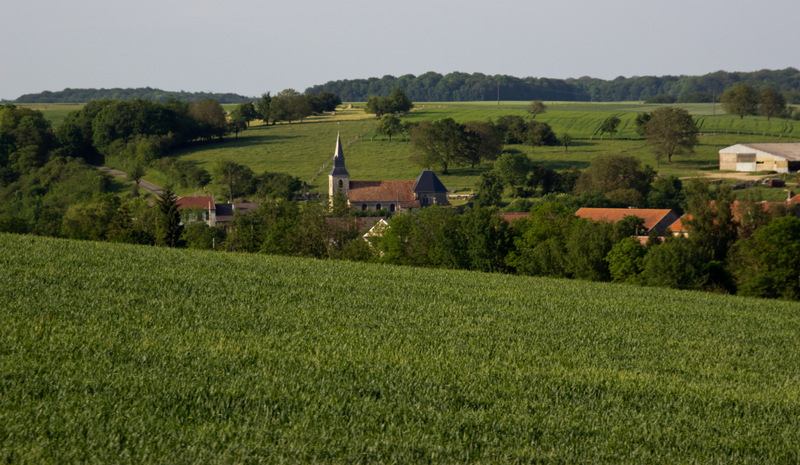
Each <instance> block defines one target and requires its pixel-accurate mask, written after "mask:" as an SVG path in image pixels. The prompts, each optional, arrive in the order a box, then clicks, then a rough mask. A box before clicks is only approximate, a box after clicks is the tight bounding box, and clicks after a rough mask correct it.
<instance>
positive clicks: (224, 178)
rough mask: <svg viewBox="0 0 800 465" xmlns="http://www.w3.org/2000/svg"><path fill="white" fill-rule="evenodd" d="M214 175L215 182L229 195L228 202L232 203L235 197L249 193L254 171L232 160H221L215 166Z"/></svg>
mask: <svg viewBox="0 0 800 465" xmlns="http://www.w3.org/2000/svg"><path fill="white" fill-rule="evenodd" d="M213 175H214V182H215V183H216V184H217V186H219V187H220V188H221V189H222V190H223V191H224V192H225V193H226V194H228V201H229V202H231V203H233V199H234V198H235V197H238V196H240V195H244V194H245V193H247V192H249V190H248V189H249V188H250V183H251V181H252V179H253V171H252V170H251V169H250V168H248V167H247V166H244V165H240V164H238V163H236V162H233V161H231V160H219V161H218V162H217V163H216V164H215V165H214V169H213Z"/></svg>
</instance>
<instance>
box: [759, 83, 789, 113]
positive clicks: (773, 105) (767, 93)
mask: <svg viewBox="0 0 800 465" xmlns="http://www.w3.org/2000/svg"><path fill="white" fill-rule="evenodd" d="M758 113H759V114H760V115H762V116H766V117H767V121H769V119H770V118H772V117H773V116H775V117H777V116H783V115H784V114H785V113H786V99H785V98H784V97H783V95H782V94H781V93H780V92H776V91H774V90H772V88H770V87H764V88H762V89H761V93H760V94H759V96H758Z"/></svg>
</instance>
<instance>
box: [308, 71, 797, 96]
mask: <svg viewBox="0 0 800 465" xmlns="http://www.w3.org/2000/svg"><path fill="white" fill-rule="evenodd" d="M736 84H748V85H750V86H753V87H755V88H756V89H760V88H762V87H770V88H772V89H774V90H776V91H779V92H781V93H782V94H783V95H784V96H785V97H786V98H787V100H788V101H789V102H790V103H800V71H798V70H797V69H795V68H786V69H783V70H776V71H772V70H761V71H755V72H726V71H717V72H714V73H710V74H706V75H703V76H661V77H656V76H635V77H630V78H625V77H622V76H620V77H618V78H616V79H613V80H610V81H608V80H603V79H595V78H590V77H581V78H578V79H547V78H532V77H526V78H517V77H513V76H505V75H486V74H481V73H473V74H467V73H460V72H453V73H449V74H445V75H441V74H439V73H435V72H428V73H425V74H421V75H419V76H414V75H412V74H406V75H403V76H400V77H394V76H388V75H387V76H383V77H382V78H375V77H373V78H369V79H352V80H339V81H330V82H327V83H325V84H322V85H317V86H313V87H310V88H308V89H307V90H306V93H320V92H332V93H334V94H336V95H338V96H339V97H341V99H342V100H344V101H347V102H362V101H366V100H367V99H368V98H369V96H371V95H379V96H387V95H389V93H390V92H391V91H392V90H393V89H394V88H395V87H399V88H400V89H402V90H403V91H405V92H406V94H407V95H408V96H409V97H410V98H411V100H413V101H415V102H450V101H492V100H497V99H498V93H499V98H500V99H501V100H558V101H592V102H616V101H625V100H630V101H639V100H647V99H651V98H654V97H657V96H669V97H671V98H674V99H675V100H676V101H683V102H710V101H711V99H712V98H714V97H716V98H717V99H718V98H719V96H720V95H721V94H722V93H723V92H724V91H725V90H726V89H727V88H729V87H732V86H734V85H736Z"/></svg>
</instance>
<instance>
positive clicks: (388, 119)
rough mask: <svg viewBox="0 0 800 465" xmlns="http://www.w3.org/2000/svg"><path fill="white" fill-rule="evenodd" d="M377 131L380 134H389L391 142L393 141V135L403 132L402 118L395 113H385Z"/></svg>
mask: <svg viewBox="0 0 800 465" xmlns="http://www.w3.org/2000/svg"><path fill="white" fill-rule="evenodd" d="M375 132H376V133H377V134H379V135H384V136H389V142H391V141H392V135H394V134H400V133H401V132H403V125H402V124H401V123H400V118H398V117H396V116H394V115H383V116H381V121H380V122H379V123H378V126H377V127H376V128H375Z"/></svg>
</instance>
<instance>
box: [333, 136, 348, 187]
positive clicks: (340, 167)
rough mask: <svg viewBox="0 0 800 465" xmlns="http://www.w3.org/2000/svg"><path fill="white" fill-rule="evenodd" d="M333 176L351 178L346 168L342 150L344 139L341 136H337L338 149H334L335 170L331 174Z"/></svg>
mask: <svg viewBox="0 0 800 465" xmlns="http://www.w3.org/2000/svg"><path fill="white" fill-rule="evenodd" d="M330 175H331V176H348V177H349V176H350V173H348V172H347V168H345V167H344V150H342V139H341V138H340V137H339V134H336V148H335V149H333V168H331V172H330Z"/></svg>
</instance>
